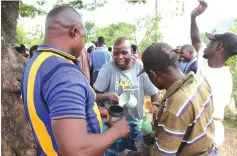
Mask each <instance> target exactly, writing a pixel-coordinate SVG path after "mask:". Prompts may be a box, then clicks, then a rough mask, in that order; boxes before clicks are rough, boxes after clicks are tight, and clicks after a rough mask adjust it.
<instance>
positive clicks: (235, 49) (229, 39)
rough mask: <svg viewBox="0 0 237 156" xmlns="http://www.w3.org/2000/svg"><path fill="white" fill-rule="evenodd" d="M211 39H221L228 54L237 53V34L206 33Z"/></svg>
mask: <svg viewBox="0 0 237 156" xmlns="http://www.w3.org/2000/svg"><path fill="white" fill-rule="evenodd" d="M205 35H206V36H207V37H208V38H209V39H210V40H216V41H221V43H222V45H223V47H224V49H225V52H226V54H227V55H228V56H234V55H237V34H235V33H232V32H226V33H223V34H213V33H207V32H206V33H205Z"/></svg>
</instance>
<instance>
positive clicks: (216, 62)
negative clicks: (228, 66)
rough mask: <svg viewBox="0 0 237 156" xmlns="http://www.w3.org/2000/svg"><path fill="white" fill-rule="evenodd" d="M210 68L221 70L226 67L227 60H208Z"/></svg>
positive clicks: (216, 58)
mask: <svg viewBox="0 0 237 156" xmlns="http://www.w3.org/2000/svg"><path fill="white" fill-rule="evenodd" d="M208 66H209V67H211V68H221V67H224V66H225V60H224V59H223V58H218V57H215V58H214V57H213V58H211V59H208Z"/></svg>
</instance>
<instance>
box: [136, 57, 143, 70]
mask: <svg viewBox="0 0 237 156" xmlns="http://www.w3.org/2000/svg"><path fill="white" fill-rule="evenodd" d="M134 64H135V66H137V67H139V68H140V69H143V63H142V61H141V60H138V59H135V60H134Z"/></svg>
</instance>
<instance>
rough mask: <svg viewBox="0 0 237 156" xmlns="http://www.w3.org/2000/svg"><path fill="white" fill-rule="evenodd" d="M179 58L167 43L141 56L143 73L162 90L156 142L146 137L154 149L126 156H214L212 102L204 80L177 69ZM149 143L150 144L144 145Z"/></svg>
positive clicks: (156, 46)
mask: <svg viewBox="0 0 237 156" xmlns="http://www.w3.org/2000/svg"><path fill="white" fill-rule="evenodd" d="M178 60H179V57H178V54H177V52H176V51H175V50H173V49H172V48H171V46H169V45H168V44H166V43H156V44H152V45H151V46H149V47H148V48H147V49H146V50H145V52H144V53H143V55H142V61H143V63H144V69H143V70H142V71H141V72H140V73H139V74H138V75H140V74H142V73H143V72H146V73H147V74H148V76H149V78H150V80H151V81H152V83H153V84H154V85H155V86H156V87H157V88H158V89H160V90H162V89H165V90H166V94H165V95H164V97H163V99H162V102H161V105H160V106H159V110H158V111H157V112H156V114H154V118H153V119H154V120H153V129H154V131H155V134H154V136H155V139H153V140H154V141H153V142H152V141H151V140H152V139H151V138H152V137H151V138H149V137H147V136H145V139H144V142H145V143H146V144H149V143H150V144H151V145H153V146H152V147H151V149H150V151H143V152H140V153H138V152H131V151H130V152H129V154H128V155H143V156H145V155H147V156H160V155H181V156H188V155H195V156H196V155H216V154H218V150H217V149H216V147H215V146H214V143H213V138H214V123H213V101H212V93H211V89H210V86H209V84H208V83H207V81H206V80H205V79H204V78H201V77H199V76H197V75H195V74H194V73H193V72H190V73H189V74H187V75H184V74H183V73H182V71H181V70H180V69H179V65H178ZM146 140H149V142H146Z"/></svg>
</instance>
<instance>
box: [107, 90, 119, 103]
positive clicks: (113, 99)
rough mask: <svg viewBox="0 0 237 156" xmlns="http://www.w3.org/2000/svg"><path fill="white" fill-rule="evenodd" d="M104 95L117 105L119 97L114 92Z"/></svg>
mask: <svg viewBox="0 0 237 156" xmlns="http://www.w3.org/2000/svg"><path fill="white" fill-rule="evenodd" d="M105 95H106V98H107V99H108V100H112V101H113V102H117V103H118V102H119V96H118V95H117V94H116V93H114V92H111V93H105Z"/></svg>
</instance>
